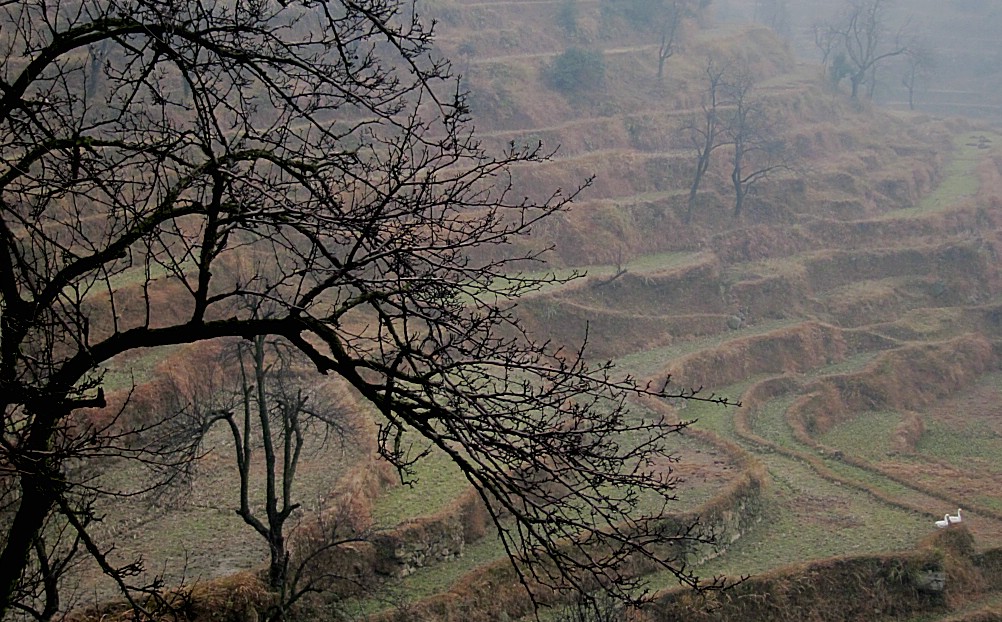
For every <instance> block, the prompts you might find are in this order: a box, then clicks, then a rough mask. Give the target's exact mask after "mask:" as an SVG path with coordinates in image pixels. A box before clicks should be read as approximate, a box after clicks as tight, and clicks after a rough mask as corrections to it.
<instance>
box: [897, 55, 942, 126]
mask: <svg viewBox="0 0 1002 622" xmlns="http://www.w3.org/2000/svg"><path fill="white" fill-rule="evenodd" d="M935 68H936V55H935V53H934V52H933V50H932V46H931V45H930V44H929V43H928V42H927V41H923V40H917V41H914V42H913V43H912V45H910V46H909V47H908V52H907V53H906V54H905V71H904V74H903V75H902V76H901V84H902V85H903V86H904V87H905V89H907V91H908V109H909V110H915V91H916V89H918V88H920V87H921V85H922V84H923V83H924V82H926V81H928V80H929V76H930V75H931V74H932V72H933V70H934V69H935Z"/></svg>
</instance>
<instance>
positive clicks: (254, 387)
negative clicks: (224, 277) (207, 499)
mask: <svg viewBox="0 0 1002 622" xmlns="http://www.w3.org/2000/svg"><path fill="white" fill-rule="evenodd" d="M252 313H253V315H254V316H256V317H266V314H263V313H261V311H260V310H257V311H254V312H252ZM227 346H228V348H227V349H226V350H224V356H223V357H222V361H221V363H220V364H219V365H218V366H215V368H214V369H213V370H211V371H210V372H208V373H207V370H205V369H202V368H201V367H195V368H194V369H184V370H182V371H181V372H180V373H178V372H175V373H173V374H171V376H170V377H169V378H167V379H166V380H165V381H164V384H165V386H164V391H163V392H164V398H165V399H164V400H163V402H161V403H160V404H157V405H156V406H157V407H158V408H160V409H162V412H164V413H165V414H164V416H166V420H165V422H164V424H163V425H161V426H159V429H158V430H157V433H156V434H155V435H153V437H152V439H151V447H150V449H151V450H152V453H154V454H159V455H172V456H177V458H178V459H177V460H175V461H173V462H171V463H170V464H168V465H163V466H166V468H163V469H162V470H161V473H160V475H161V477H163V478H164V481H165V483H169V484H172V485H170V486H169V487H168V488H167V490H165V491H163V492H162V493H161V494H162V495H174V494H178V493H179V492H181V491H179V490H178V486H179V485H182V486H188V485H191V480H192V477H193V475H194V473H195V472H196V470H197V469H198V468H199V465H200V463H201V460H200V458H201V457H202V456H203V455H204V454H205V453H206V451H207V450H206V443H207V442H208V436H209V434H210V432H212V431H213V430H214V429H215V428H216V427H219V426H221V427H223V428H225V430H226V432H227V437H228V439H229V443H228V444H229V445H230V447H229V449H231V450H232V457H233V466H234V467H235V471H236V482H237V484H236V485H235V486H234V495H235V497H236V508H235V511H236V513H237V515H238V516H240V518H241V519H242V520H243V521H244V523H246V524H247V525H248V526H250V527H251V528H252V529H254V531H255V532H257V533H258V534H259V535H260V536H261V537H262V538H263V539H264V540H265V542H266V543H267V545H268V552H269V559H268V570H267V582H268V586H269V587H270V588H271V589H272V591H273V592H274V593H275V594H276V595H277V598H276V599H275V602H274V604H273V605H272V607H271V611H269V612H267V615H266V618H267V619H269V620H279V619H284V618H285V616H286V615H287V614H288V613H289V610H290V609H291V607H292V606H294V605H295V604H296V603H297V602H298V601H299V600H300V599H301V598H303V597H304V596H305V595H307V594H308V593H311V592H314V591H320V589H321V588H322V586H323V583H324V582H323V580H322V579H323V577H316V576H312V575H311V574H310V573H309V572H307V570H308V568H307V566H308V564H309V562H310V561H311V559H312V557H313V556H314V555H313V554H314V553H315V552H316V551H311V552H309V553H307V554H306V555H304V556H303V557H304V559H302V560H298V563H296V562H294V561H293V560H292V554H291V549H290V545H289V536H290V534H289V525H290V524H292V521H291V519H292V518H293V515H294V513H295V512H296V511H297V510H298V509H299V508H300V507H301V502H300V501H299V500H298V499H297V497H298V495H296V494H295V491H294V489H295V485H296V474H297V471H298V470H299V467H300V462H301V459H302V458H303V452H304V451H310V450H311V448H312V449H314V450H315V449H319V448H322V447H323V446H325V445H327V444H329V443H342V444H344V443H349V442H353V441H354V440H355V438H356V435H357V434H358V432H359V431H357V430H353V429H352V427H351V423H350V422H349V419H348V417H347V416H346V413H345V412H344V405H343V403H341V402H339V400H337V399H335V398H334V396H333V395H332V394H331V391H329V390H327V389H328V388H329V386H330V385H329V384H327V383H317V382H316V381H315V380H313V381H312V382H311V380H310V379H309V378H308V377H307V374H306V372H307V371H308V369H304V366H303V364H302V363H303V362H304V361H302V360H300V359H301V355H300V353H299V352H298V351H297V350H296V349H295V348H293V347H292V346H291V345H290V344H289V343H288V342H286V341H284V340H280V339H272V338H269V337H267V336H265V335H256V336H254V337H252V338H250V339H247V340H240V341H237V342H235V343H229V344H227ZM326 509H327V508H321V510H322V511H323V510H326ZM341 527H342V529H341V530H340V531H341V532H340V533H328V534H324V537H325V538H326V539H325V540H324V541H323V542H318V543H317V544H319V546H320V547H327V548H332V547H334V546H338V545H341V544H347V543H349V542H353V541H359V540H361V539H363V537H364V534H362V533H358V531H357V530H356V529H353V528H347V529H346V528H344V527H345V526H341ZM351 527H354V526H351ZM318 579H319V580H318Z"/></svg>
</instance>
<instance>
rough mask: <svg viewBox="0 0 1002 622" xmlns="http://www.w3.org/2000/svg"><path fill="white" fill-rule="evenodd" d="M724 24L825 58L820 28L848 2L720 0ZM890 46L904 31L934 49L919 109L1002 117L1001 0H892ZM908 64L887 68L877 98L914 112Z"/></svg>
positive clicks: (919, 96)
mask: <svg viewBox="0 0 1002 622" xmlns="http://www.w3.org/2000/svg"><path fill="white" fill-rule="evenodd" d="M714 4H715V5H716V7H717V8H716V16H717V19H718V21H720V22H721V23H726V22H738V21H749V20H753V21H758V22H761V23H766V24H768V25H770V26H773V27H774V28H775V29H776V30H777V31H778V32H780V34H781V35H782V36H783V37H784V39H786V40H787V41H788V42H789V45H790V47H791V49H792V50H794V51H795V52H796V54H797V56H798V57H800V58H802V59H804V60H811V61H820V58H821V56H820V53H819V52H818V49H817V47H816V46H815V44H814V33H813V26H814V25H815V24H817V23H818V22H819V21H824V20H827V19H829V18H830V17H831V16H833V15H834V14H835V12H836V11H837V10H838V9H839V7H840V6H841V5H842V3H841V2H830V1H823V0H716V2H715V3H714ZM885 7H886V14H887V24H888V33H887V35H888V41H892V40H893V37H894V36H895V34H896V33H897V32H899V31H900V32H901V33H902V35H903V36H904V37H906V38H911V39H913V40H914V39H918V40H919V41H921V42H923V43H924V45H926V46H927V47H928V48H929V50H930V51H931V52H932V57H933V60H934V63H935V65H934V67H933V68H932V69H931V71H930V72H929V75H928V76H927V77H926V78H923V79H920V80H919V84H918V86H917V88H916V92H915V109H916V110H918V111H924V112H929V113H933V114H942V115H963V116H971V117H979V118H989V119H993V120H1002V35H1000V33H1002V2H998V1H997V0H893V1H892V0H887V1H886V2H885ZM905 70H906V68H905V63H904V61H903V59H900V58H897V59H892V61H891V62H888V64H887V65H886V66H882V68H881V70H880V74H879V76H878V88H877V90H876V92H875V96H874V98H875V99H876V100H877V101H878V102H880V103H882V104H885V105H888V106H891V107H900V108H907V105H908V104H907V91H906V89H905V88H904V86H903V85H902V76H903V75H904V73H905Z"/></svg>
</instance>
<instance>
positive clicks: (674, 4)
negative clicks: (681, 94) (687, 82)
mask: <svg viewBox="0 0 1002 622" xmlns="http://www.w3.org/2000/svg"><path fill="white" fill-rule="evenodd" d="M690 15H691V11H690V10H689V8H688V2H687V1H686V0H671V2H669V3H668V4H667V5H666V6H665V11H664V14H663V15H662V17H661V27H660V36H659V42H658V82H660V81H662V80H663V79H664V71H665V61H667V60H668V59H669V58H671V57H672V56H674V55H675V52H676V50H677V48H678V39H679V37H680V34H681V26H682V21H683V19H684V18H685V17H688V16H690Z"/></svg>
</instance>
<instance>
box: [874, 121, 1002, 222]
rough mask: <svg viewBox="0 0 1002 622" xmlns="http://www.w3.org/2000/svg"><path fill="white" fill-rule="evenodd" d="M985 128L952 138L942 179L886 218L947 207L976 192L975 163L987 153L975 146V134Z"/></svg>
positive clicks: (981, 133) (976, 140)
mask: <svg viewBox="0 0 1002 622" xmlns="http://www.w3.org/2000/svg"><path fill="white" fill-rule="evenodd" d="M982 135H984V132H970V133H967V134H961V135H960V136H957V137H956V138H955V139H954V152H953V154H952V156H951V158H950V161H949V162H948V163H947V165H946V167H945V168H944V170H943V180H942V181H941V182H940V183H939V185H937V186H936V188H934V189H933V190H932V192H930V193H929V194H927V195H925V196H924V197H922V200H921V201H920V202H919V204H918V205H916V206H915V207H912V208H908V209H903V210H897V211H895V212H892V213H890V214H887V215H886V216H885V218H898V217H900V216H907V215H914V214H921V213H928V212H934V211H939V210H943V209H947V208H949V207H951V206H953V205H955V204H956V203H957V202H958V201H961V200H963V199H966V198H970V197H973V196H974V195H975V194H977V192H978V188H979V187H980V181H979V179H978V163H979V162H981V159H982V158H983V157H984V156H985V155H986V153H989V152H988V151H985V150H983V149H980V148H979V147H978V137H979V136H982Z"/></svg>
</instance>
